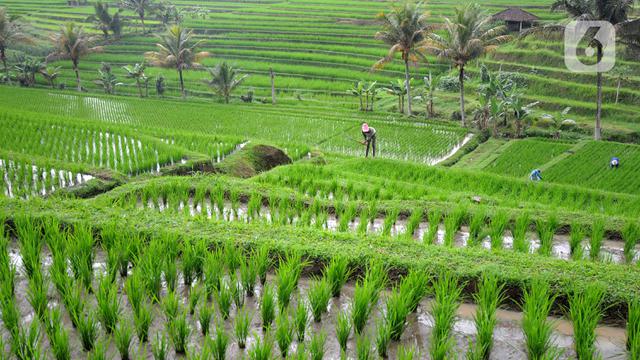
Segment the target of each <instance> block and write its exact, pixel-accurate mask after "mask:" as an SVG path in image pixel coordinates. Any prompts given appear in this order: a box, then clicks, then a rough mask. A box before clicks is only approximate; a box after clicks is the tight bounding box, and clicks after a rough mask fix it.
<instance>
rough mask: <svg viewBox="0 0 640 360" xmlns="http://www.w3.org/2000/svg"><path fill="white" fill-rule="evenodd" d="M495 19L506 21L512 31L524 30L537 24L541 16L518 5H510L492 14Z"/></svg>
mask: <svg viewBox="0 0 640 360" xmlns="http://www.w3.org/2000/svg"><path fill="white" fill-rule="evenodd" d="M492 18H493V20H494V21H504V22H505V25H506V26H507V28H508V29H509V30H510V31H522V30H523V29H528V28H530V27H532V26H533V25H535V24H536V23H537V22H538V20H540V18H538V17H537V16H535V15H533V14H532V13H530V12H528V11H524V10H522V9H521V8H518V7H510V8H508V9H505V10H503V11H501V12H499V13H497V14H495V15H493V16H492Z"/></svg>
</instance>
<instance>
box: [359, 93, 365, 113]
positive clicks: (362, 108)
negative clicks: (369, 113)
mask: <svg viewBox="0 0 640 360" xmlns="http://www.w3.org/2000/svg"><path fill="white" fill-rule="evenodd" d="M359 98H360V111H364V107H363V106H364V105H363V104H362V94H360V96H359Z"/></svg>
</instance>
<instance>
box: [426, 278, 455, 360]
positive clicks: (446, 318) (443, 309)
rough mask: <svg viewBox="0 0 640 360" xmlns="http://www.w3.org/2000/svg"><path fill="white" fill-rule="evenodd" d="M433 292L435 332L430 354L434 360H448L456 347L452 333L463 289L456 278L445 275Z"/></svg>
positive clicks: (434, 286)
mask: <svg viewBox="0 0 640 360" xmlns="http://www.w3.org/2000/svg"><path fill="white" fill-rule="evenodd" d="M433 290H434V300H433V305H432V307H431V315H432V317H433V330H432V333H431V346H430V349H429V352H430V354H431V358H432V359H434V360H442V359H448V358H449V356H451V354H452V353H453V348H454V345H455V343H454V340H453V336H452V333H451V331H452V329H453V324H454V322H455V318H456V312H457V310H458V307H459V305H460V303H459V299H460V294H461V292H462V287H461V286H460V284H459V283H458V279H457V278H456V277H455V276H453V275H451V274H449V273H443V274H441V275H440V276H439V277H438V278H437V279H436V280H435V282H434V284H433Z"/></svg>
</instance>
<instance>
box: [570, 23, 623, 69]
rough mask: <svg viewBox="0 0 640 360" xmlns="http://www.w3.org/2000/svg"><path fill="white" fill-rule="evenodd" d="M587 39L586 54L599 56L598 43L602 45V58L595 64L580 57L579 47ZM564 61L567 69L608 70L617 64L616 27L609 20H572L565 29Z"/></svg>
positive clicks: (590, 56)
mask: <svg viewBox="0 0 640 360" xmlns="http://www.w3.org/2000/svg"><path fill="white" fill-rule="evenodd" d="M583 39H585V40H587V41H588V43H587V46H588V47H587V48H585V50H584V55H586V56H587V57H589V58H592V57H594V56H597V53H596V46H595V45H596V44H597V43H600V44H601V45H602V58H601V59H600V61H596V63H595V64H585V63H584V62H582V61H581V60H580V59H579V58H578V48H579V46H580V44H581V43H582V42H583ZM564 63H565V65H566V66H567V69H569V70H571V71H573V72H579V73H596V72H607V71H609V70H611V69H613V67H614V66H615V64H616V29H615V28H614V26H613V25H612V24H611V23H610V22H608V21H587V20H579V21H572V22H571V23H569V25H567V27H566V28H565V31H564Z"/></svg>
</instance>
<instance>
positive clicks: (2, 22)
mask: <svg viewBox="0 0 640 360" xmlns="http://www.w3.org/2000/svg"><path fill="white" fill-rule="evenodd" d="M31 42H33V39H32V38H31V36H29V35H28V34H27V33H25V32H24V29H23V26H22V23H20V22H19V19H18V18H17V17H15V16H10V15H9V14H8V13H7V9H6V8H4V7H0V59H1V60H2V65H3V66H4V73H5V80H6V81H7V82H8V83H11V77H10V76H9V66H8V65H7V47H8V46H9V45H11V44H13V43H31Z"/></svg>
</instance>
